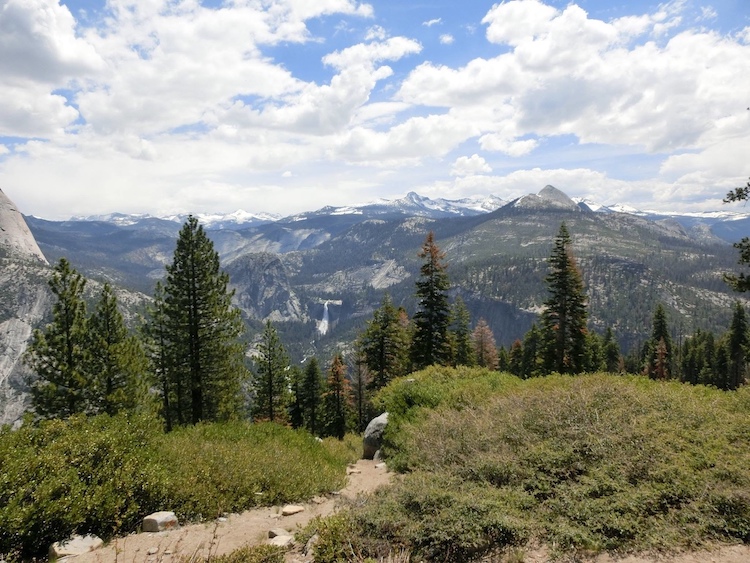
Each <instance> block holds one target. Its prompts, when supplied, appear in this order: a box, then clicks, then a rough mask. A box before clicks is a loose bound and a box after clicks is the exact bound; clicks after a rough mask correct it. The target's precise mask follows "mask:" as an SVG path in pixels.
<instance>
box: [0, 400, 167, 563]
mask: <svg viewBox="0 0 750 563" xmlns="http://www.w3.org/2000/svg"><path fill="white" fill-rule="evenodd" d="M160 427H161V425H160V423H159V422H158V421H156V420H155V419H150V418H135V417H134V418H127V417H124V416H121V417H114V418H110V417H109V416H106V415H103V416H98V417H95V418H88V419H87V418H85V417H82V416H78V417H74V418H71V419H70V420H68V421H66V422H63V421H58V420H51V421H45V422H42V423H40V425H39V426H38V427H34V426H23V427H21V428H20V429H19V430H17V431H10V430H9V429H8V428H6V429H4V430H3V431H2V432H0V552H8V551H13V550H20V551H22V552H23V553H27V554H30V553H38V552H40V551H46V549H47V548H48V547H49V545H51V544H52V543H53V542H55V541H58V540H60V539H64V538H65V537H67V536H69V535H70V534H72V533H74V532H85V533H95V534H97V535H99V536H101V537H103V538H108V537H111V536H112V535H113V534H115V533H116V532H118V531H122V530H133V529H135V528H136V527H137V525H138V522H139V521H140V519H141V518H142V517H143V516H144V515H145V514H148V513H149V512H151V511H153V510H156V509H157V508H158V507H159V506H160V504H161V503H162V501H164V500H165V497H164V496H163V492H164V490H165V489H166V484H167V476H166V474H165V473H164V471H163V470H162V469H161V468H160V467H159V465H158V463H157V454H156V450H155V448H154V444H155V441H156V439H157V438H158V436H159V434H160Z"/></svg>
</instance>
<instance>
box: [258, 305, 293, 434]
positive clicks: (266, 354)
mask: <svg viewBox="0 0 750 563" xmlns="http://www.w3.org/2000/svg"><path fill="white" fill-rule="evenodd" d="M289 369H290V368H289V356H287V353H286V350H285V349H284V346H283V345H282V344H281V340H279V335H278V334H277V333H276V329H275V328H274V326H273V325H272V324H271V321H270V320H268V321H266V326H265V328H264V329H263V334H262V335H261V340H260V345H259V346H258V355H257V356H256V357H255V381H254V388H255V404H254V406H253V418H255V419H256V420H268V421H270V422H281V423H283V422H286V407H287V405H288V402H289Z"/></svg>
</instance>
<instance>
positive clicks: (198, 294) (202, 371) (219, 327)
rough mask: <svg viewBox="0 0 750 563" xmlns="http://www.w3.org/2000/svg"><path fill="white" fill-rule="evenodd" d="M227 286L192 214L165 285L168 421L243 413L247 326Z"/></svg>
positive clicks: (223, 417)
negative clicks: (245, 326) (243, 337)
mask: <svg viewBox="0 0 750 563" xmlns="http://www.w3.org/2000/svg"><path fill="white" fill-rule="evenodd" d="M228 285H229V276H228V275H227V274H226V273H225V272H222V271H221V269H220V264H219V254H218V253H217V252H216V250H215V249H214V246H213V243H212V242H211V240H210V239H209V238H208V236H207V235H206V233H205V231H204V229H203V226H201V225H200V224H199V223H198V220H197V219H196V218H195V217H193V216H192V215H191V216H190V217H188V219H187V221H186V222H185V224H184V225H183V226H182V229H181V230H180V233H179V236H178V239H177V245H176V248H175V252H174V258H173V261H172V263H171V264H170V265H168V266H167V278H166V283H165V284H164V300H163V307H164V308H163V315H164V321H165V323H166V325H165V329H166V330H165V334H164V336H165V337H166V341H165V342H164V345H165V346H166V353H165V354H164V356H165V358H166V359H167V364H166V365H165V366H164V367H165V368H166V370H167V373H166V376H167V379H168V380H169V385H168V386H167V387H164V386H162V389H163V391H166V392H168V393H169V394H170V397H169V400H168V401H167V400H165V401H164V404H165V405H166V404H167V403H168V404H169V412H165V417H167V418H168V420H169V421H170V422H168V423H167V426H170V425H171V424H172V423H174V422H175V421H176V422H177V423H178V424H197V423H198V422H201V421H204V420H229V419H232V418H237V417H240V416H242V414H243V408H244V401H243V398H242V394H241V389H242V384H243V382H244V381H245V380H246V378H247V376H248V373H247V369H246V368H245V365H244V345H243V343H242V342H241V340H240V337H241V336H242V334H243V332H244V325H243V323H242V319H241V318H240V313H239V310H238V309H236V308H235V307H233V306H232V303H231V300H232V295H233V293H234V292H233V291H230V290H229V289H228Z"/></svg>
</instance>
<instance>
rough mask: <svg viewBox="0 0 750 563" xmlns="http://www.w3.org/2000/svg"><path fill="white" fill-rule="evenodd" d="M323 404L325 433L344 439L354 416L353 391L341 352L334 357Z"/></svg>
mask: <svg viewBox="0 0 750 563" xmlns="http://www.w3.org/2000/svg"><path fill="white" fill-rule="evenodd" d="M322 406H323V431H324V434H325V435H326V436H335V437H336V438H338V439H339V440H343V439H344V435H345V434H346V431H347V430H348V428H349V422H350V420H351V418H352V392H351V387H350V385H349V380H348V379H347V378H346V365H345V364H344V362H343V360H342V359H341V355H340V354H336V355H335V356H334V357H333V361H332V362H331V368H330V369H329V370H328V381H327V384H326V392H325V395H324V396H323V405H322Z"/></svg>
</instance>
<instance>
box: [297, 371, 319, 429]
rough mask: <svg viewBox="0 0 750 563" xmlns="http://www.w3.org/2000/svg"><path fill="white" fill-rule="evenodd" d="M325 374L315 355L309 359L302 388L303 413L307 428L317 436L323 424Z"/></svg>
mask: <svg viewBox="0 0 750 563" xmlns="http://www.w3.org/2000/svg"><path fill="white" fill-rule="evenodd" d="M324 384H325V381H324V380H323V374H322V373H321V371H320V364H319V363H318V359H317V358H315V357H312V358H310V359H309V360H307V365H306V366H305V372H304V377H303V383H302V388H301V389H300V392H301V394H302V413H303V415H302V416H303V419H304V421H305V428H307V429H308V430H309V431H310V433H311V434H313V435H314V436H317V435H318V434H319V433H320V429H321V424H320V418H321V406H320V403H321V401H322V397H323V386H324Z"/></svg>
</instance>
